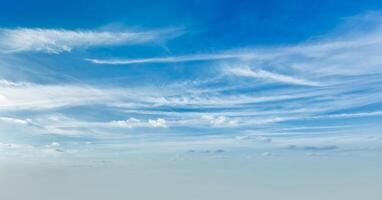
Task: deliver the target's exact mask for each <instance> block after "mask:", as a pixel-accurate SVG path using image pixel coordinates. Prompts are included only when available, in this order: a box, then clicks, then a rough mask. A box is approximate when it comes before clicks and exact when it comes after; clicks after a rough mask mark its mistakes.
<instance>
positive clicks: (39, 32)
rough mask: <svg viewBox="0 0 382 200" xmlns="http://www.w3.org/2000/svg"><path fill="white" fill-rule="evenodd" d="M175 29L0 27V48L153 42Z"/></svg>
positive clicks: (61, 48)
mask: <svg viewBox="0 0 382 200" xmlns="http://www.w3.org/2000/svg"><path fill="white" fill-rule="evenodd" d="M181 33H182V31H180V30H178V29H163V30H154V31H142V32H134V31H99V30H67V29H42V28H15V29H5V28H3V29H0V48H1V49H2V50H1V51H2V52H11V53H12V52H25V51H36V52H45V53H51V54H59V53H62V52H70V51H72V50H73V49H76V48H88V47H97V46H110V45H123V44H127V45H133V44H144V43H155V42H158V41H164V40H167V39H170V38H173V37H176V36H178V35H180V34H181Z"/></svg>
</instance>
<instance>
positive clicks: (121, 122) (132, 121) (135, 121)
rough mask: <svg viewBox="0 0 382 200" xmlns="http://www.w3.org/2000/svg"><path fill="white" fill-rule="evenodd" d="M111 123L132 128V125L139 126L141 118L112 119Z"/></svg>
mask: <svg viewBox="0 0 382 200" xmlns="http://www.w3.org/2000/svg"><path fill="white" fill-rule="evenodd" d="M112 124H114V125H116V126H118V127H127V128H134V127H136V126H139V125H140V124H141V120H139V119H135V118H129V119H127V120H117V121H112Z"/></svg>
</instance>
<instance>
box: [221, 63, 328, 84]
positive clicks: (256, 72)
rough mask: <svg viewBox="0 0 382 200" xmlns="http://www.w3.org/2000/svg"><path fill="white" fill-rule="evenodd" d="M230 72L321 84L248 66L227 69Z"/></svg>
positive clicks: (254, 76) (290, 82) (275, 79)
mask: <svg viewBox="0 0 382 200" xmlns="http://www.w3.org/2000/svg"><path fill="white" fill-rule="evenodd" d="M228 71H229V72H230V73H231V74H233V75H236V76H243V77H252V78H262V79H268V80H272V81H277V82H283V83H287V84H294V85H306V86H320V85H321V84H320V83H318V82H314V81H308V80H304V79H300V78H295V77H292V76H287V75H282V74H278V73H273V72H269V71H265V70H261V69H258V70H252V69H251V68H249V67H234V68H231V69H229V70H228Z"/></svg>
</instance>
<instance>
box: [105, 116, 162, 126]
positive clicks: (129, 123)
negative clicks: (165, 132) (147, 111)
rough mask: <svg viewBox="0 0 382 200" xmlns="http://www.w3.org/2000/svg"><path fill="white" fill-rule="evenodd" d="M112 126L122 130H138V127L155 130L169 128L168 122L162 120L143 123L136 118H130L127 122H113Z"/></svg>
mask: <svg viewBox="0 0 382 200" xmlns="http://www.w3.org/2000/svg"><path fill="white" fill-rule="evenodd" d="M111 124H112V126H116V127H122V128H137V127H155V128H157V127H158V128H167V127H168V126H167V121H166V120H165V119H162V118H158V119H149V120H148V121H142V120H139V119H136V118H129V119H127V120H117V121H112V122H111Z"/></svg>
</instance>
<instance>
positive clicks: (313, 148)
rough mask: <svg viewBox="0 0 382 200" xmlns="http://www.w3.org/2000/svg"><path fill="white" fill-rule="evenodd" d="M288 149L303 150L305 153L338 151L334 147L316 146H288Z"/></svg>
mask: <svg viewBox="0 0 382 200" xmlns="http://www.w3.org/2000/svg"><path fill="white" fill-rule="evenodd" d="M288 149H293V150H305V151H327V150H335V149H338V146H336V145H318V146H311V145H310V146H296V145H289V146H288Z"/></svg>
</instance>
